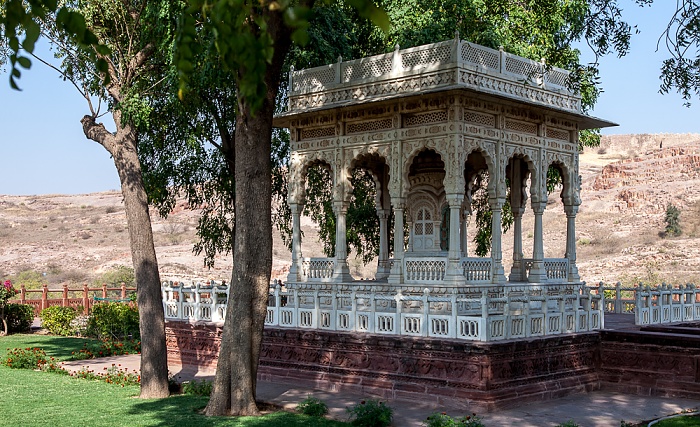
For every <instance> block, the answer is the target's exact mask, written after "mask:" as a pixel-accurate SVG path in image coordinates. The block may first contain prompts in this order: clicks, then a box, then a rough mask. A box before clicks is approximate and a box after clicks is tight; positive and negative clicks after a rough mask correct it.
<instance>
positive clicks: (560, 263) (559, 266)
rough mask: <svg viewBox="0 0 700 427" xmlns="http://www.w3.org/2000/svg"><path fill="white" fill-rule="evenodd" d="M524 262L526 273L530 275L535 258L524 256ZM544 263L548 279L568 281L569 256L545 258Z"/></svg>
mask: <svg viewBox="0 0 700 427" xmlns="http://www.w3.org/2000/svg"><path fill="white" fill-rule="evenodd" d="M522 262H523V264H522V265H523V269H524V270H525V274H526V276H529V275H530V269H531V268H532V264H533V263H534V260H533V259H532V258H523V261H522ZM543 265H544V270H545V273H546V276H547V280H554V281H566V280H568V279H569V259H568V258H545V259H544V260H543Z"/></svg>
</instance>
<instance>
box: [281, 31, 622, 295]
mask: <svg viewBox="0 0 700 427" xmlns="http://www.w3.org/2000/svg"><path fill="white" fill-rule="evenodd" d="M567 79H568V72H567V71H565V70H562V69H558V68H551V67H550V68H548V67H546V66H545V65H544V64H543V63H539V62H534V61H531V60H529V59H525V58H522V57H519V56H515V55H511V54H509V53H506V52H504V51H503V50H500V51H499V50H493V49H489V48H486V47H484V46H480V45H476V44H473V43H469V42H466V41H463V40H459V38H458V37H457V38H456V39H454V40H451V41H446V42H441V43H436V44H431V45H425V46H418V47H415V48H411V49H404V50H399V49H398V47H397V49H396V50H395V51H394V52H392V53H389V54H385V55H378V56H373V57H368V58H362V59H359V60H354V61H342V58H341V59H339V61H338V62H337V63H335V64H331V65H327V66H322V67H316V68H311V69H306V70H299V71H293V72H292V73H291V76H290V81H289V108H288V110H287V111H286V112H285V113H282V114H280V115H278V116H277V117H276V118H275V125H276V126H279V127H285V128H288V129H289V131H290V133H291V141H292V142H291V144H292V147H291V151H292V154H291V171H290V180H289V182H290V185H289V203H290V206H291V209H292V214H293V229H294V233H293V249H292V266H291V270H290V273H289V277H288V279H287V282H288V285H289V284H292V285H293V284H298V283H308V282H330V283H351V282H352V281H353V277H352V276H351V275H350V272H349V269H348V263H347V251H346V239H345V234H346V221H345V215H346V212H347V209H348V206H349V203H350V195H351V192H352V188H351V185H350V182H349V176H350V174H351V173H352V170H353V169H354V168H365V169H367V170H369V171H370V172H371V173H372V175H373V177H374V180H375V183H376V189H377V199H376V200H377V215H378V217H379V222H380V252H379V259H378V265H377V273H376V279H377V281H382V280H388V283H390V284H394V285H403V284H409V285H410V284H413V285H415V284H420V285H433V286H440V287H442V286H446V287H464V286H470V285H484V284H505V283H506V282H529V283H537V284H543V283H558V284H564V283H568V284H577V283H580V277H579V274H578V270H577V268H576V239H575V223H576V213H577V211H578V208H579V205H580V204H581V200H580V197H579V192H580V176H579V159H578V156H579V152H578V132H579V130H582V129H589V128H599V127H606V126H611V125H613V124H612V123H610V122H607V121H604V120H600V119H596V118H593V117H590V116H587V115H585V114H583V113H582V111H581V98H580V96H579V95H577V94H575V93H573V92H571V91H570V90H569V89H568V88H567ZM315 165H322V166H324V167H326V168H328V169H329V170H330V172H331V176H332V177H333V185H334V190H333V200H334V211H335V215H336V218H337V221H336V223H337V230H336V236H337V238H336V250H335V253H336V256H335V258H304V257H303V255H302V254H303V252H302V245H301V238H300V213H301V211H302V209H303V205H304V201H305V194H304V193H305V179H306V173H307V171H308V168H309V167H311V166H315ZM550 166H554V167H555V168H557V169H558V170H559V172H560V174H561V176H562V178H563V191H562V192H561V198H562V201H563V204H564V212H563V213H562V221H566V224H567V227H566V229H567V244H566V253H565V254H562V255H563V256H561V257H558V258H545V256H544V251H543V241H542V231H543V230H542V214H543V212H544V210H545V207H546V203H547V197H548V194H547V188H546V176H547V170H548V168H549V167H550ZM484 169H486V170H488V175H489V184H488V195H489V206H490V208H491V212H492V214H493V215H492V220H493V236H492V242H491V256H490V257H489V258H476V257H468V256H466V254H467V251H466V248H467V246H468V241H467V237H466V236H467V233H466V227H467V223H468V221H467V219H468V217H469V215H470V213H471V207H470V200H471V196H472V185H473V182H474V179H475V177H476V175H477V174H478V173H479V172H480V171H482V170H484ZM528 179H529V185H528ZM506 180H509V182H510V183H512V185H513V186H519V187H520V191H517V190H516V189H515V188H514V189H513V191H511V192H510V203H511V206H512V210H513V213H514V217H515V221H514V226H513V230H514V233H513V234H514V251H513V254H512V257H513V263H512V265H513V266H512V268H511V270H510V272H505V271H504V268H503V263H502V260H503V254H502V251H501V240H502V236H501V231H500V230H501V227H500V223H501V209H502V207H503V204H504V202H505V201H506V195H507V192H506ZM528 201H529V203H528ZM528 208H529V209H532V211H533V213H534V218H535V227H534V230H533V232H532V233H530V234H531V235H532V236H533V239H532V242H523V239H522V235H523V231H522V227H521V219H522V214H523V212H524V211H525V210H526V209H528ZM392 210H393V213H394V218H395V222H396V223H395V227H394V242H395V243H394V247H393V257H392V258H390V256H389V245H388V242H389V234H388V233H389V227H388V221H389V215H390V213H391V211H392ZM404 213H405V214H406V218H407V221H408V229H409V230H410V232H409V236H408V245H407V247H405V246H404V244H403V242H404V236H403V230H404V224H403V221H404ZM523 244H532V245H533V250H532V254H533V257H532V259H525V258H524V257H523V252H522V248H523ZM507 256H511V255H510V254H508V255H507Z"/></svg>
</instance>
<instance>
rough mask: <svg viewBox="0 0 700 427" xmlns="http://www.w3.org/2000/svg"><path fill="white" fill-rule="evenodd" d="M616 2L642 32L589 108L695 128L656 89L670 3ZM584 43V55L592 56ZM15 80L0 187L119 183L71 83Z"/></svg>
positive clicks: (5, 119) (93, 187) (613, 65)
mask: <svg viewBox="0 0 700 427" xmlns="http://www.w3.org/2000/svg"><path fill="white" fill-rule="evenodd" d="M621 1H622V3H623V4H624V5H625V11H624V13H623V17H624V18H625V19H626V20H627V21H628V22H630V23H632V24H636V25H637V26H638V28H639V30H640V31H641V33H640V34H637V35H635V36H633V38H632V47H631V51H630V53H629V54H628V55H627V56H626V57H623V58H617V57H615V56H609V57H606V58H603V59H602V61H601V64H600V70H601V72H600V77H601V80H602V83H603V88H604V90H605V92H604V93H603V94H602V95H601V97H600V99H599V101H598V104H597V106H596V108H595V110H594V111H593V113H592V115H594V116H596V117H600V118H603V119H606V120H610V121H612V122H616V123H619V124H620V126H619V127H616V128H609V129H605V130H604V131H603V133H604V134H629V133H689V132H690V133H700V120H699V119H700V99H694V100H693V105H692V106H691V107H690V108H686V107H684V106H683V100H682V99H681V97H680V96H678V95H676V94H675V93H672V94H667V95H661V94H659V93H658V89H659V74H660V72H659V70H660V67H661V62H662V60H663V59H664V58H665V56H666V52H665V51H664V49H665V47H664V46H663V45H662V46H660V49H659V52H655V50H656V44H657V39H658V37H659V36H660V35H661V32H662V31H663V29H664V28H665V25H666V23H667V21H668V19H669V18H670V17H671V14H672V8H673V7H675V4H676V2H672V1H668V0H657V2H655V3H654V5H653V6H652V7H651V8H648V7H647V8H644V9H642V8H639V7H638V6H636V5H634V3H633V2H632V1H631V0H621ZM43 49H45V47H43ZM582 50H583V54H584V56H583V58H584V60H585V61H589V60H592V56H591V55H590V53H589V52H587V51H585V50H584V48H583V47H582ZM19 83H20V86H21V87H22V89H23V90H22V92H17V91H14V90H12V89H10V86H9V81H8V76H7V74H0V165H1V166H0V194H11V195H30V194H59V193H61V194H81V193H90V192H97V191H106V190H118V189H119V179H118V177H117V173H116V170H115V168H114V164H113V163H112V160H111V159H110V157H109V154H108V153H107V152H106V151H105V150H104V148H102V147H101V146H99V145H98V144H97V143H95V142H92V141H89V140H87V139H86V138H85V136H84V135H83V132H82V129H81V125H80V119H81V118H82V117H83V116H84V115H85V114H88V113H89V110H88V108H87V103H86V101H85V100H84V99H82V98H81V96H80V95H79V94H78V92H77V91H76V90H75V88H73V86H72V85H70V84H69V83H67V82H63V81H62V80H61V79H60V78H59V77H58V75H57V74H56V72H55V71H53V70H50V69H48V68H47V67H45V66H43V65H42V64H38V63H37V64H35V65H34V67H32V69H31V70H29V71H25V72H24V73H23V75H22V78H21V79H20V82H19Z"/></svg>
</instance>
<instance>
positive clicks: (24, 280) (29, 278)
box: [12, 269, 46, 289]
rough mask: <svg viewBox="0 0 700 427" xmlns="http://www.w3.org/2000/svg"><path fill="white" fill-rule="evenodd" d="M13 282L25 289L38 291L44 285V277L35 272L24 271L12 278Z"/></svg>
mask: <svg viewBox="0 0 700 427" xmlns="http://www.w3.org/2000/svg"><path fill="white" fill-rule="evenodd" d="M12 281H13V282H15V283H17V284H21V285H24V287H25V288H27V289H39V288H41V287H42V286H44V284H45V283H46V280H44V275H43V274H41V273H39V272H38V271H36V270H32V269H25V270H23V271H20V272H19V273H17V275H16V276H15V277H13V280H12Z"/></svg>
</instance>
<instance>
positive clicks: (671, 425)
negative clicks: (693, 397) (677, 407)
mask: <svg viewBox="0 0 700 427" xmlns="http://www.w3.org/2000/svg"><path fill="white" fill-rule="evenodd" d="M654 426H655V427H700V416H699V415H688V416H685V417H676V418H671V419H668V420H664V421H660V422H658V423H656V424H654Z"/></svg>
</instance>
